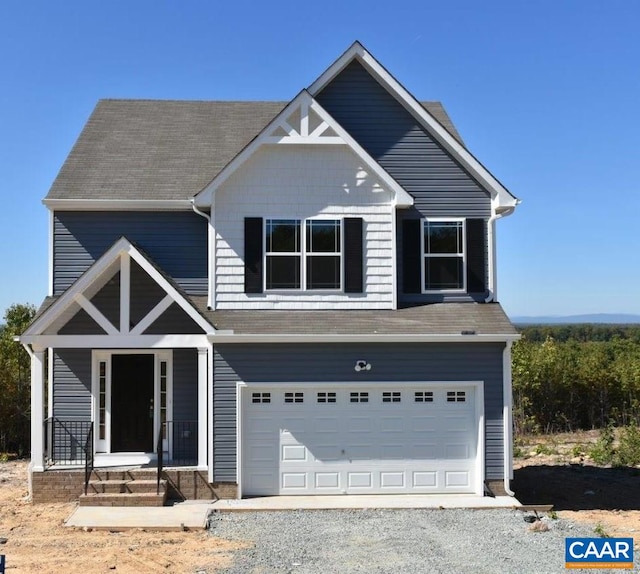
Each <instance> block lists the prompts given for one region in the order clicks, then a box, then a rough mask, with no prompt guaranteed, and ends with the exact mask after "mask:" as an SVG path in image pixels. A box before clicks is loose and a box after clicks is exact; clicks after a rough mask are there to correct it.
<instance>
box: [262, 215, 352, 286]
mask: <svg viewBox="0 0 640 574" xmlns="http://www.w3.org/2000/svg"><path fill="white" fill-rule="evenodd" d="M274 220H275V221H278V220H279V221H297V222H298V224H299V225H300V252H271V251H268V250H267V222H269V221H274ZM308 221H332V222H337V223H338V229H339V230H340V246H339V249H340V250H339V251H338V252H337V253H323V252H321V253H314V252H310V251H308V247H307V222H308ZM262 228H263V229H262V240H263V245H264V249H263V255H262V268H263V269H264V273H263V285H262V287H263V290H264V292H265V293H281V292H284V293H291V292H295V293H303V292H304V293H330V294H336V293H343V292H344V218H342V217H331V216H324V217H306V218H302V217H265V218H264V220H263V224H262ZM272 255H274V256H278V255H282V256H299V257H300V287H299V288H291V289H282V288H279V289H270V288H268V287H267V257H268V256H272ZM309 256H311V257H325V256H326V257H336V256H337V257H338V259H339V261H340V263H339V269H340V286H339V287H338V288H337V289H310V288H308V287H307V257H309Z"/></svg>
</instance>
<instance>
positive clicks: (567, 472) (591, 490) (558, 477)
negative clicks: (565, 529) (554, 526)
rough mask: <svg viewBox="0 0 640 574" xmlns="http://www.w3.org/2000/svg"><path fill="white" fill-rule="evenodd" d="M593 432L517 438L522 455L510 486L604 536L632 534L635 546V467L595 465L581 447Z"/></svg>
mask: <svg viewBox="0 0 640 574" xmlns="http://www.w3.org/2000/svg"><path fill="white" fill-rule="evenodd" d="M598 434H599V433H598V432H597V431H590V432H582V433H572V434H569V433H567V434H558V435H553V436H551V437H549V436H547V437H527V438H525V439H524V440H522V441H520V443H521V445H520V451H521V453H522V455H523V456H521V457H519V458H516V459H515V461H514V480H513V482H512V484H511V487H512V489H513V490H514V492H515V493H516V497H517V498H518V500H520V502H522V503H523V504H553V507H554V510H555V511H556V512H557V513H558V515H559V516H561V517H563V518H568V519H571V520H576V521H580V522H585V523H589V524H592V525H593V526H594V528H596V527H598V531H599V532H600V533H602V532H605V533H606V534H608V535H609V536H625V537H629V536H631V537H633V539H634V542H635V545H636V547H639V546H640V468H610V467H604V468H603V467H598V466H596V465H594V464H593V462H592V461H591V460H590V459H589V456H588V455H587V454H585V452H588V448H589V445H591V444H593V443H595V442H596V440H597V438H598ZM580 451H582V452H581V453H580ZM579 453H580V454H579Z"/></svg>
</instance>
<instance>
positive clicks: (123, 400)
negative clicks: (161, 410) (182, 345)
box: [111, 355, 154, 452]
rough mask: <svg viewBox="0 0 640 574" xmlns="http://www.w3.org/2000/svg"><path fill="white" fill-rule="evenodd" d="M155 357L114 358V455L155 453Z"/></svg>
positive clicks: (112, 438) (112, 446)
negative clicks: (122, 453) (120, 453)
mask: <svg viewBox="0 0 640 574" xmlns="http://www.w3.org/2000/svg"><path fill="white" fill-rule="evenodd" d="M153 366H154V355H112V356H111V452H153V380H154V372H153V370H154V369H153Z"/></svg>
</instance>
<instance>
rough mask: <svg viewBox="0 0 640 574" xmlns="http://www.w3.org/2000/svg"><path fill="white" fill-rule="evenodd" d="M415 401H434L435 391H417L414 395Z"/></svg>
mask: <svg viewBox="0 0 640 574" xmlns="http://www.w3.org/2000/svg"><path fill="white" fill-rule="evenodd" d="M413 401H414V402H416V403H432V402H433V392H432V391H416V392H415V395H414V397H413Z"/></svg>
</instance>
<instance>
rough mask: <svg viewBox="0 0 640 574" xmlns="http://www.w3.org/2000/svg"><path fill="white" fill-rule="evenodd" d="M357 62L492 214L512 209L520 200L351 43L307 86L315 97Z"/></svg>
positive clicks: (380, 67)
mask: <svg viewBox="0 0 640 574" xmlns="http://www.w3.org/2000/svg"><path fill="white" fill-rule="evenodd" d="M354 59H357V60H358V62H360V64H362V65H363V66H364V67H365V68H366V69H367V70H368V71H369V73H371V74H372V75H373V76H374V78H375V79H376V80H378V81H379V82H380V83H381V84H382V85H383V86H384V87H385V88H386V89H387V90H389V92H390V93H391V94H392V95H393V96H395V98H396V99H397V100H398V101H399V102H400V103H401V104H402V105H403V106H404V107H405V109H406V110H407V111H408V112H409V113H411V114H412V115H413V117H414V118H416V120H418V121H419V122H420V123H421V125H422V126H423V127H424V128H425V129H427V131H428V132H429V133H430V134H431V135H432V136H433V137H434V138H435V139H436V140H437V141H438V142H439V143H440V144H441V145H442V146H443V147H444V148H445V149H446V150H447V151H449V152H450V153H451V154H452V155H453V156H454V157H455V158H456V159H457V160H458V161H459V162H460V163H461V164H462V165H463V167H464V168H466V169H467V170H468V171H469V172H470V173H471V174H472V175H473V176H474V178H475V179H477V180H478V182H479V183H480V184H481V185H482V186H483V187H485V188H486V189H487V190H488V191H489V192H490V193H491V196H492V198H493V199H494V200H495V202H492V207H493V209H494V210H495V212H498V211H499V209H501V208H504V207H507V208H513V207H515V206H516V205H518V203H520V200H519V199H517V198H516V197H515V196H514V195H512V194H511V193H510V192H509V191H508V190H507V189H506V188H505V187H504V186H503V185H502V184H501V183H500V182H499V181H498V180H497V179H496V178H495V177H494V176H493V175H492V174H491V173H490V172H489V171H488V170H487V169H486V168H485V167H484V166H483V165H482V164H481V163H480V162H479V161H478V160H477V159H476V158H475V157H474V156H473V155H472V154H471V153H470V152H469V151H468V150H467V149H466V148H465V147H464V146H463V145H462V144H460V143H459V142H458V141H457V140H456V139H455V138H454V137H453V136H452V135H451V134H450V133H449V132H448V131H447V130H446V129H445V128H444V127H443V126H442V125H441V124H440V122H438V121H437V120H436V119H435V118H434V117H433V116H432V115H431V114H430V113H429V112H428V111H427V110H426V109H425V108H424V107H423V106H422V105H421V104H420V102H418V101H417V100H416V99H415V98H414V97H413V96H412V95H411V94H410V93H409V92H408V91H407V90H406V89H405V88H404V87H403V86H402V85H401V84H400V83H399V82H398V81H397V80H396V79H395V78H394V77H393V76H392V75H391V74H390V73H389V72H388V71H387V70H386V69H385V68H384V67H383V66H382V65H381V64H380V63H379V62H378V61H377V60H376V59H375V58H374V57H373V56H372V55H371V54H370V53H369V52H368V51H367V50H366V49H365V48H364V46H362V44H360V42H357V41H356V42H354V43H353V44H352V45H351V46H350V47H349V48H348V49H347V51H346V52H344V54H342V56H340V57H339V58H338V59H337V60H336V61H335V62H334V63H333V64H331V66H329V68H327V70H326V71H325V72H323V73H322V74H321V75H320V77H319V78H318V79H317V80H316V81H315V82H313V83H312V84H311V86H309V88H308V91H309V92H310V93H311V94H312V95H313V96H315V95H316V94H317V93H318V92H320V91H321V90H322V88H324V87H325V86H326V85H327V84H328V83H329V82H330V81H331V80H332V79H333V78H334V77H336V76H337V75H338V74H339V73H340V72H341V71H342V70H343V69H344V68H345V67H346V66H347V65H348V64H349V63H350V62H351V61H352V60H354Z"/></svg>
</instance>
